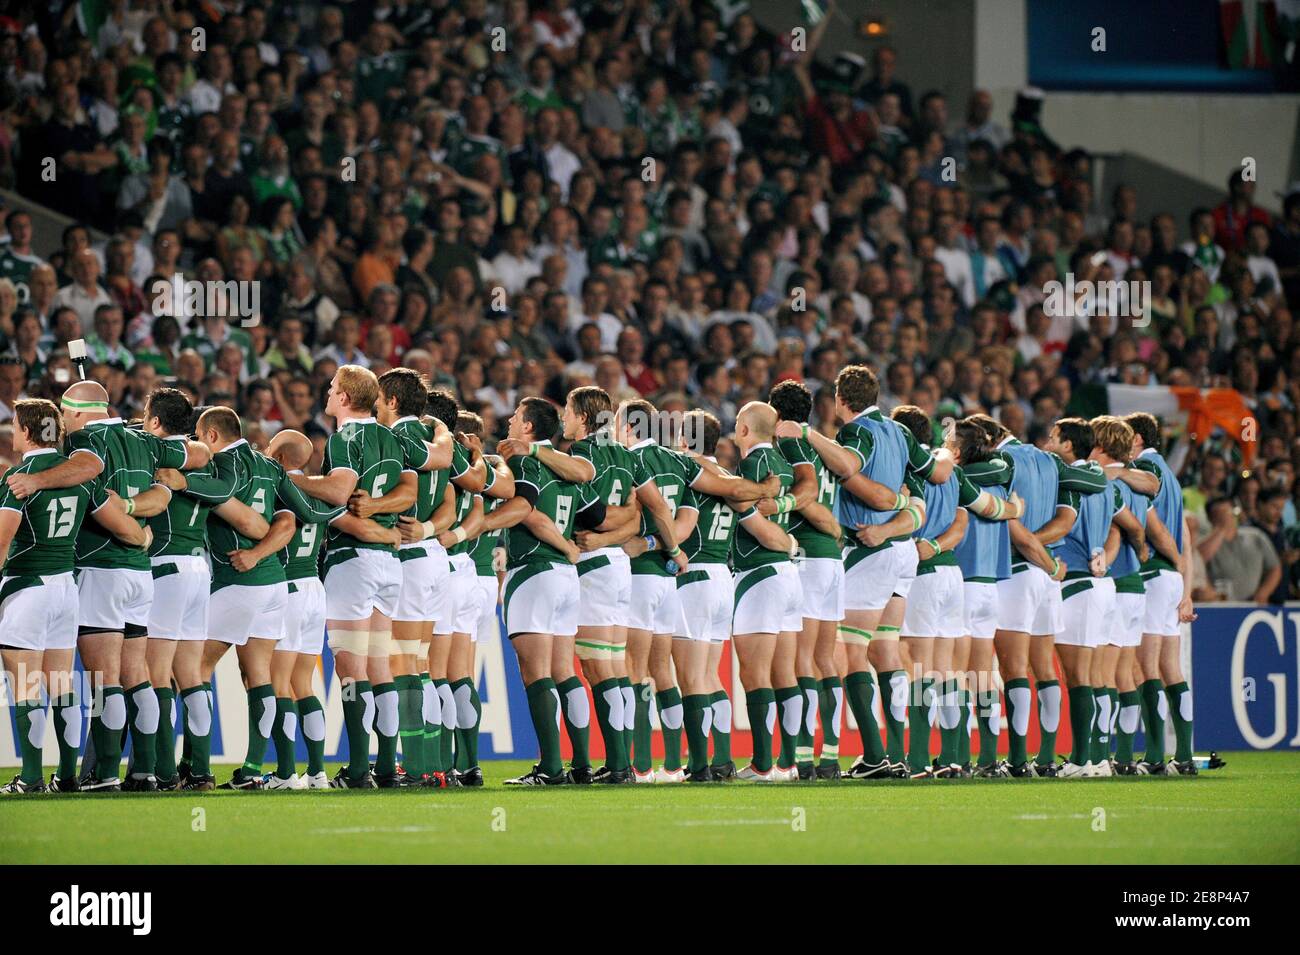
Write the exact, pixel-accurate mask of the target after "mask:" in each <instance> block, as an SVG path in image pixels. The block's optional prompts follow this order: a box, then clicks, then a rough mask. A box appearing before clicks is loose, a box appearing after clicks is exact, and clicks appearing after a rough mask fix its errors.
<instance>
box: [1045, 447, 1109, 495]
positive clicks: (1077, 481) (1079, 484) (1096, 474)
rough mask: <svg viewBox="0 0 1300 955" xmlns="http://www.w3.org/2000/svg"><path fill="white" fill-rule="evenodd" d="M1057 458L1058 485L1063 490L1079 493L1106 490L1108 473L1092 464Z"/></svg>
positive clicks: (1093, 492)
mask: <svg viewBox="0 0 1300 955" xmlns="http://www.w3.org/2000/svg"><path fill="white" fill-rule="evenodd" d="M1052 457H1054V458H1056V470H1057V486H1058V488H1059V489H1060V490H1062V491H1073V492H1075V493H1077V494H1099V493H1101V492H1102V491H1104V490H1106V475H1105V474H1104V473H1103V472H1102V470H1101V468H1099V467H1096V466H1095V465H1092V464H1077V465H1076V464H1066V463H1065V462H1064V461H1063V460H1061V458H1059V457H1057V456H1056V455H1052Z"/></svg>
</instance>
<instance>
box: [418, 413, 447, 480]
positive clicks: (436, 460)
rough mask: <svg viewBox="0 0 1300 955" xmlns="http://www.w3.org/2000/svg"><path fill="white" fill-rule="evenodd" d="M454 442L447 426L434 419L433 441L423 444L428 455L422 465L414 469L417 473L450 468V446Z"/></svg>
mask: <svg viewBox="0 0 1300 955" xmlns="http://www.w3.org/2000/svg"><path fill="white" fill-rule="evenodd" d="M455 441H456V439H455V437H453V436H452V433H451V431H449V430H448V429H447V426H446V425H445V424H443V423H442V422H441V421H439V420H438V419H436V418H435V419H434V424H433V440H432V441H426V442H424V444H425V446H426V447H427V448H428V449H429V455H428V457H427V459H426V460H425V462H424V464H423V465H421V466H420V467H418V468H416V470H417V471H441V470H442V469H443V468H449V467H451V446H452V444H454V443H455Z"/></svg>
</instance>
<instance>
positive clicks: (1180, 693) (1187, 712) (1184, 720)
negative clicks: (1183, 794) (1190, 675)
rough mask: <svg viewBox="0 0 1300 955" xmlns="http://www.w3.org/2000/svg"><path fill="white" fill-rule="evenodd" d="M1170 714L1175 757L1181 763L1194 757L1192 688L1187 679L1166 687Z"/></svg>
mask: <svg viewBox="0 0 1300 955" xmlns="http://www.w3.org/2000/svg"><path fill="white" fill-rule="evenodd" d="M1165 697H1166V698H1167V699H1168V700H1169V716H1170V718H1171V719H1172V720H1173V721H1174V759H1175V760H1177V761H1178V762H1180V763H1186V762H1189V761H1190V760H1191V758H1192V688H1191V687H1190V686H1188V685H1187V681H1186V680H1184V681H1183V682H1182V683H1174V684H1173V685H1171V686H1167V687H1165Z"/></svg>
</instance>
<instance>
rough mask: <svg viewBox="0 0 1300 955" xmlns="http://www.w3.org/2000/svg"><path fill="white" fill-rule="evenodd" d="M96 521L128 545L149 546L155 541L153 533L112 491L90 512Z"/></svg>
mask: <svg viewBox="0 0 1300 955" xmlns="http://www.w3.org/2000/svg"><path fill="white" fill-rule="evenodd" d="M90 516H91V517H93V518H94V519H95V523H96V524H98V525H99V526H100V527H102V528H103V529H104V530H106V531H108V532H109V533H110V534H112V535H113V536H114V537H116V538H117V539H118V540H120V541H121V542H122V543H123V544H126V545H127V546H128V547H148V546H149V544H150V543H151V542H152V541H153V533H152V532H151V531H150V530H149V528H148V527H145V526H143V525H141V524H140V522H139V521H137V520H136V519H135V518H134V517H131V516H130V515H129V514H127V512H126V505H125V503H124V502H123V501H122V499H121V498H120V497H118V496H117V495H116V494H114V493H113V492H112V491H108V492H107V494H106V500H104V501H103V502H102V503H101V504H100V505H99V506H98V507H96V508H95V509H94V510H92V511H91V512H90Z"/></svg>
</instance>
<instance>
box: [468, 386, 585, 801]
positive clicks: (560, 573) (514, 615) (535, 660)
mask: <svg viewBox="0 0 1300 955" xmlns="http://www.w3.org/2000/svg"><path fill="white" fill-rule="evenodd" d="M559 426H560V421H559V415H558V414H557V412H556V410H555V408H554V406H552V405H551V404H550V403H549V402H548V401H546V400H545V399H543V398H537V397H528V398H524V399H523V400H522V401H521V402H520V403H519V407H518V408H516V409H515V413H514V414H513V415H511V416H510V423H509V431H508V435H509V437H508V438H507V439H506V440H505V441H502V442H501V443H500V444H499V445H498V446H497V449H498V451H499V452H500V453H501V456H502V457H504V458H505V459H506V462H507V463H508V464H509V465H510V470H511V473H512V474H513V475H514V479H515V496H514V497H512V498H511V499H510V500H509V501H506V502H505V503H503V504H502V505H500V506H499V507H497V508H496V509H495V510H493V512H492V513H491V514H488V515H486V516H485V517H484V519H483V521H484V529H485V530H487V531H495V530H501V529H507V528H508V529H509V533H508V534H507V538H506V540H507V559H506V560H507V572H506V580H505V593H504V604H505V608H504V609H505V621H506V633H507V635H508V636H509V638H510V643H511V645H512V646H513V647H514V649H515V653H516V655H517V656H518V658H519V673H520V676H521V677H522V679H523V682H524V689H525V691H526V693H527V696H528V710H529V714H530V716H531V717H532V721H533V729H534V730H535V731H536V733H537V740H538V745H539V748H540V758H539V759H538V762H537V764H536V765H535V766H534V767H533V768H532V770H531V771H529V772H527V773H525V774H524V775H522V776H519V777H517V778H515V779H510V780H507V781H506V782H507V784H508V785H515V786H554V785H562V784H565V783H569V782H571V780H570V778H569V776H568V774H567V773H565V772H564V771H563V770H564V765H563V761H562V759H561V757H560V731H559V727H560V714H561V707H562V704H561V702H560V696H559V692H558V690H557V688H556V686H555V680H554V679H553V678H552V676H551V673H552V669H551V667H552V661H553V660H554V640H555V637H556V636H561V637H572V636H576V634H577V632H578V602H579V599H580V598H579V593H580V591H579V586H578V573H577V570H576V569H575V568H574V566H573V565H574V564H576V563H577V561H578V558H579V556H580V555H579V550H578V546H577V545H576V544H574V543H573V540H572V538H573V533H574V531H575V529H579V528H580V529H594V528H597V527H599V526H600V525H601V523H602V522H603V521H604V520H605V502H604V501H603V500H601V499H600V497H599V496H598V495H597V494H596V492H595V490H594V488H593V487H592V486H591V485H590V484H573V483H570V482H568V481H562V480H560V479H559V478H558V477H557V476H556V475H555V472H553V471H552V470H551V469H550V468H548V467H546V465H544V464H542V463H541V461H540V460H539V459H538V456H537V455H538V453H539V451H540V449H541V448H542V447H546V446H548V445H549V444H550V442H551V439H552V437H553V436H554V435H555V434H556V433H557V432H558V431H559ZM521 449H526V450H522V451H521Z"/></svg>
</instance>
